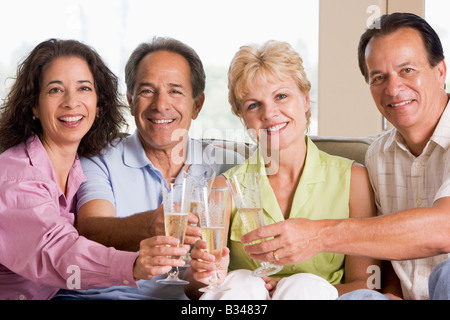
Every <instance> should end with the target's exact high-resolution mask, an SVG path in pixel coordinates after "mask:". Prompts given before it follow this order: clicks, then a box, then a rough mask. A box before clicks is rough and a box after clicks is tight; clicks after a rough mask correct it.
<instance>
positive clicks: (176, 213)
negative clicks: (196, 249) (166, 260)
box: [157, 178, 192, 285]
mask: <svg viewBox="0 0 450 320" xmlns="http://www.w3.org/2000/svg"><path fill="white" fill-rule="evenodd" d="M165 182H166V183H165V185H163V186H162V194H163V207H164V228H165V233H166V236H171V237H174V238H177V239H178V240H179V245H178V246H181V245H183V244H184V237H185V234H186V227H187V221H188V217H189V207H190V203H191V193H192V185H191V184H190V183H188V181H187V179H182V180H181V181H178V180H177V181H175V178H168V179H166V181H165ZM172 258H180V257H172ZM178 274H179V270H178V267H172V270H171V271H170V272H169V273H168V276H167V278H165V279H160V280H157V282H158V283H162V284H175V285H185V284H188V283H189V282H188V281H185V280H182V279H180V278H179V277H178Z"/></svg>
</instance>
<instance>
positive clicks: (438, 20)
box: [425, 0, 450, 92]
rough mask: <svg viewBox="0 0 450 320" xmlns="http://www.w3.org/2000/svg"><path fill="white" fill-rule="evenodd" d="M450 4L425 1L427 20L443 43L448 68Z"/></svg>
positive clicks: (449, 86)
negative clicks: (449, 17) (449, 18)
mask: <svg viewBox="0 0 450 320" xmlns="http://www.w3.org/2000/svg"><path fill="white" fill-rule="evenodd" d="M449 11H450V2H449V1H448V0H425V19H426V20H427V22H428V23H429V24H430V25H431V26H432V27H433V29H434V30H435V31H436V33H437V34H438V35H439V38H440V39H441V42H442V47H443V48H444V55H445V57H446V59H445V60H446V63H447V68H448V67H449V63H450V62H449V61H450V60H449V59H448V57H450V29H449V28H448V12H449ZM446 84H447V92H449V90H450V71H449V70H448V69H447V81H446Z"/></svg>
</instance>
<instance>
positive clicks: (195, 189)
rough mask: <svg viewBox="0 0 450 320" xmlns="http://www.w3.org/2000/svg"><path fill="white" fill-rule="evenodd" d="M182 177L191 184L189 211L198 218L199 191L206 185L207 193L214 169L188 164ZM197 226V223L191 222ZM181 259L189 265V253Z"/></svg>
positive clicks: (214, 173) (207, 166) (204, 165)
mask: <svg viewBox="0 0 450 320" xmlns="http://www.w3.org/2000/svg"><path fill="white" fill-rule="evenodd" d="M183 171H184V178H186V179H187V180H188V183H189V184H192V195H191V204H190V212H192V213H193V214H194V215H195V216H196V217H197V219H199V220H200V218H199V215H198V209H197V207H198V203H199V202H201V201H202V200H201V192H202V188H203V187H207V190H208V193H209V190H210V189H211V186H212V184H213V182H214V178H215V177H216V171H214V169H213V168H212V167H211V166H209V165H206V164H188V165H186V166H184V168H183ZM192 225H193V226H197V224H192ZM183 260H184V262H185V263H186V267H188V266H189V265H190V262H191V256H190V253H189V252H188V253H186V254H185V255H184V256H183Z"/></svg>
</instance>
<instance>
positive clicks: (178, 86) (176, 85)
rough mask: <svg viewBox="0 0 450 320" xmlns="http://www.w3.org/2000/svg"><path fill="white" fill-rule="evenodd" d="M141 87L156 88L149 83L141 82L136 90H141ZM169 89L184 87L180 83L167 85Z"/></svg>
mask: <svg viewBox="0 0 450 320" xmlns="http://www.w3.org/2000/svg"><path fill="white" fill-rule="evenodd" d="M142 87H151V88H155V87H156V86H155V85H154V84H153V83H151V82H141V83H139V84H138V85H137V88H142ZM169 87H171V88H181V89H185V87H184V86H183V85H182V84H180V83H169Z"/></svg>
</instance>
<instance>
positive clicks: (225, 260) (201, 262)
mask: <svg viewBox="0 0 450 320" xmlns="http://www.w3.org/2000/svg"><path fill="white" fill-rule="evenodd" d="M207 248H208V244H207V243H206V241H203V240H197V242H196V243H195V245H194V248H193V249H192V250H191V258H192V260H191V270H192V274H193V277H194V279H195V280H197V281H198V282H201V283H204V284H209V281H210V279H211V277H215V272H217V273H218V278H219V281H218V282H219V284H220V283H222V282H223V280H224V279H225V277H226V276H227V273H228V265H229V263H230V250H229V249H228V248H227V247H224V248H223V250H222V259H221V261H220V264H218V265H216V264H215V263H214V261H215V260H216V257H215V256H214V255H213V254H211V253H208V251H207Z"/></svg>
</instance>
